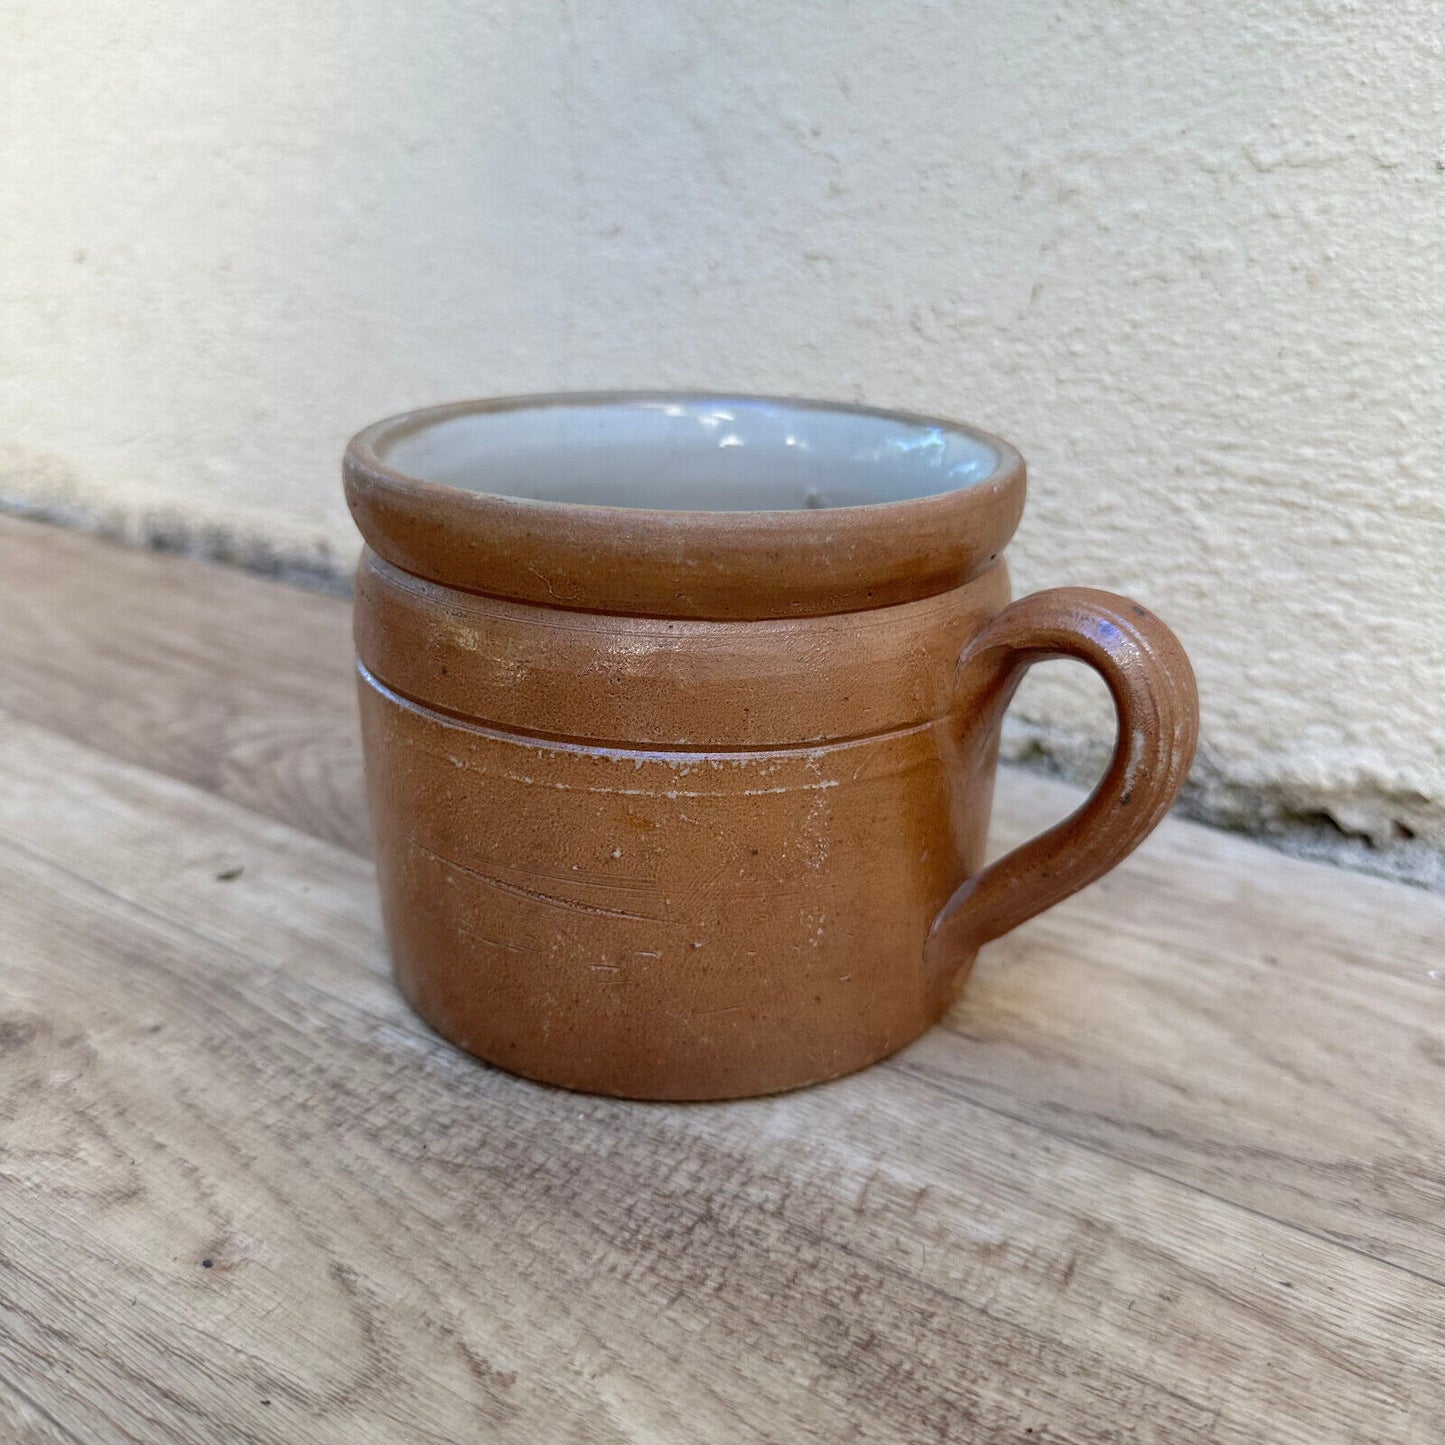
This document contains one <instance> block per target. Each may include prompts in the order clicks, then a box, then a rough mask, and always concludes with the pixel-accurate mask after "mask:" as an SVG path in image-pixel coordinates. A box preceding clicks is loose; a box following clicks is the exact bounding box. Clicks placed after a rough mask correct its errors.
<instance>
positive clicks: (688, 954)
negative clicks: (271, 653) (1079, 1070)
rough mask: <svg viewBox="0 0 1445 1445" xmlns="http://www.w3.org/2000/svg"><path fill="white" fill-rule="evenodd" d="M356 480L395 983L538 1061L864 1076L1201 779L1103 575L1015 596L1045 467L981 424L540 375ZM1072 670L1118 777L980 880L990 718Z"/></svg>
mask: <svg viewBox="0 0 1445 1445" xmlns="http://www.w3.org/2000/svg"><path fill="white" fill-rule="evenodd" d="M344 472H345V482H346V494H347V500H348V502H349V504H350V506H351V509H352V512H353V515H354V516H355V518H356V522H357V525H358V526H359V528H360V529H361V532H362V535H363V536H364V538H365V539H366V543H367V547H366V550H365V552H364V553H363V556H362V560H361V565H360V569H359V573H358V578H357V592H356V609H355V631H356V647H357V658H358V672H359V677H360V696H361V720H362V732H363V740H364V748H365V758H366V772H367V786H368V795H369V800H370V807H371V818H372V826H373V829H374V832H375V836H376V852H377V868H378V873H379V876H380V883H381V896H382V904H383V909H384V914H385V919H386V928H387V934H388V938H389V941H390V945H391V952H392V958H393V962H394V966H395V969H396V975H397V979H398V981H399V983H400V986H401V988H402V990H403V992H404V993H405V995H406V997H407V999H408V1000H409V1001H410V1002H411V1004H412V1005H413V1007H414V1008H415V1009H416V1010H417V1012H418V1013H420V1014H421V1015H422V1017H423V1018H424V1019H426V1020H427V1021H428V1022H429V1023H431V1024H432V1025H433V1026H434V1027H435V1028H436V1029H437V1030H439V1031H440V1032H441V1033H442V1034H443V1035H445V1036H446V1037H447V1038H448V1039H451V1040H453V1041H454V1042H455V1043H457V1044H459V1045H460V1046H461V1047H462V1048H464V1049H467V1050H470V1051H471V1052H472V1053H474V1054H477V1055H479V1056H480V1057H481V1058H483V1059H486V1060H488V1061H490V1062H492V1063H494V1064H498V1065H500V1066H501V1067H502V1068H505V1069H509V1070H512V1071H513V1072H516V1073H519V1074H524V1075H527V1076H529V1077H531V1078H534V1079H540V1080H545V1081H546V1082H548V1083H552V1084H559V1085H563V1086H565V1087H567V1088H571V1089H580V1090H585V1091H588V1092H594V1093H603V1094H616V1095H623V1096H629V1097H636V1098H650V1099H716V1098H728V1097H736V1096H741V1095H750V1094H762V1093H768V1092H772V1091H774V1090H779V1089H788V1088H793V1087H796V1086H798V1085H802V1084H808V1083H813V1082H816V1081H818V1080H822V1079H828V1078H833V1077H835V1076H837V1075H839V1074H845V1073H848V1072H850V1071H851V1070H854V1069H858V1068H861V1067H863V1066H864V1065H866V1064H870V1063H872V1062H874V1061H875V1060H877V1059H881V1058H883V1057H885V1056H886V1055H888V1054H891V1053H893V1052H894V1051H895V1050H897V1049H899V1048H901V1047H902V1046H903V1045H905V1044H907V1043H908V1042H909V1041H910V1040H912V1039H914V1038H916V1037H917V1036H918V1035H919V1034H920V1033H922V1032H923V1031H924V1030H925V1029H927V1028H928V1027H929V1026H930V1025H931V1024H932V1023H933V1022H934V1021H935V1020H937V1019H938V1017H939V1016H940V1015H941V1014H942V1013H943V1012H944V1010H945V1009H947V1007H948V1006H949V1004H950V1002H951V1001H952V1000H953V998H954V997H955V996H956V994H957V991H958V989H959V988H960V987H961V986H962V984H963V981H964V980H965V979H966V977H967V975H968V972H969V969H970V967H971V965H972V963H973V959H974V956H975V954H976V953H977V951H978V949H979V947H980V946H981V945H982V944H984V943H986V942H988V941H989V940H990V939H993V938H997V937H998V936H999V935H1000V934H1002V933H1005V932H1007V931H1008V930H1009V929H1011V928H1013V927H1015V926H1016V925H1018V924H1019V923H1022V922H1023V921H1024V920H1025V919H1027V918H1029V917H1031V916H1032V915H1034V914H1036V913H1038V912H1040V911H1041V910H1042V909H1045V908H1048V907H1049V906H1050V905H1052V904H1054V903H1057V902H1058V901H1059V900H1060V899H1062V898H1065V897H1067V896H1068V895H1069V894H1071V893H1073V892H1074V891H1075V890H1077V889H1079V888H1081V887H1083V886H1084V885H1085V884H1087V883H1089V882H1091V881H1092V880H1094V879H1096V878H1098V877H1099V876H1100V875H1101V874H1103V873H1105V872H1107V871H1108V870H1109V869H1110V868H1112V867H1113V866H1114V865H1115V864H1116V863H1118V862H1119V861H1120V860H1121V859H1122V858H1123V857H1124V856H1125V855H1126V854H1128V853H1129V852H1130V851H1131V850H1132V849H1133V848H1134V847H1136V846H1137V845H1138V843H1139V842H1140V841H1141V840H1142V839H1143V838H1144V837H1145V836H1146V835H1147V834H1148V833H1149V832H1150V830H1151V829H1153V828H1154V826H1155V825H1156V824H1157V823H1158V822H1159V820H1160V819H1161V818H1162V817H1163V816H1164V813H1165V812H1166V810H1167V809H1168V807H1169V805H1170V803H1171V802H1172V801H1173V799H1174V797H1175V795H1176V794H1177V793H1178V791H1179V788H1180V786H1181V785H1182V783H1183V781H1184V778H1185V775H1186V773H1187V772H1188V769H1189V764H1190V761H1191V759H1192V757H1193V752H1194V744H1195V737H1196V732H1197V726H1198V708H1197V700H1196V696H1195V688H1194V678H1193V674H1192V672H1191V670H1190V667H1189V663H1188V660H1187V659H1186V657H1185V656H1184V653H1183V651H1182V649H1181V648H1180V646H1179V643H1178V642H1177V641H1176V640H1175V638H1174V636H1173V634H1172V633H1171V632H1170V631H1169V630H1168V629H1167V628H1166V627H1165V626H1164V625H1163V624H1162V623H1161V622H1160V621H1159V620H1158V619H1157V618H1155V617H1154V616H1153V615H1152V614H1151V613H1149V612H1148V611H1146V610H1145V609H1144V608H1143V607H1141V606H1139V605H1138V604H1137V603H1134V602H1130V601H1128V600H1126V599H1124V598H1122V597H1117V596H1113V595H1111V594H1109V593H1106V592H1096V591H1091V590H1086V589H1082V588H1072V587H1070V588H1060V589H1057V590H1054V591H1047V592H1039V593H1035V594H1033V595H1032V596H1028V597H1025V598H1023V599H1021V600H1020V601H1017V602H1010V601H1009V582H1008V574H1007V571H1006V569H1005V566H1004V562H1003V550H1004V547H1005V546H1006V544H1007V542H1008V540H1009V538H1010V536H1011V535H1012V534H1013V531H1014V528H1015V527H1016V525H1017V523H1018V520H1019V516H1020V513H1021V511H1022V508H1023V501H1024V466H1023V461H1022V459H1021V458H1020V457H1019V455H1018V453H1017V452H1015V451H1014V450H1013V448H1012V447H1010V446H1008V445H1007V443H1005V442H1002V441H999V440H998V439H996V438H994V437H990V436H988V435H986V434H984V433H982V432H979V431H976V430H973V429H971V428H968V427H964V426H960V425H957V424H955V423H952V422H945V421H938V420H934V419H930V418H926V417H919V416H912V415H907V414H903V413H894V412H884V411H875V410H869V409H865V408H861V407H852V406H843V405H831V404H825V403H816V402H806V401H791V400H783V399H777V398H766V397H749V396H722V395H699V394H669V393H646V394H640V393H617V394H588V395H574V396H565V395H563V396H541V397H522V398H513V399H504V400H496V401H484V402H467V403H462V404H460V405H455V406H446V407H438V408H433V409H430V410H424V411H418V412H412V413H410V414H408V415H405V416H401V417H396V418H393V419H391V420H388V421H383V422H380V423H378V424H376V425H374V426H371V427H368V428H367V429H366V430H365V431H363V432H361V433H360V434H359V435H358V436H357V437H355V438H354V439H353V441H352V442H351V444H350V446H349V448H348V449H347V453H346V458H345V464H344ZM1050 657H1074V658H1078V659H1080V660H1082V661H1083V662H1086V663H1087V664H1088V665H1089V666H1091V667H1093V668H1094V669H1095V670H1096V671H1098V672H1099V674H1100V675H1101V676H1102V677H1103V678H1104V680H1105V682H1106V683H1107V684H1108V687H1109V689H1110V691H1111V693H1112V694H1113V698H1114V702H1115V705H1116V708H1117V711H1118V721H1119V731H1118V742H1117V745H1116V748H1115V752H1114V757H1113V761H1112V763H1111V765H1110V767H1109V769H1108V771H1107V773H1106V774H1105V776H1104V778H1103V779H1102V781H1101V782H1100V783H1099V785H1098V787H1097V788H1096V789H1095V790H1094V792H1093V794H1092V795H1091V796H1090V798H1089V799H1088V801H1087V802H1085V803H1084V804H1083V805H1082V806H1081V807H1080V808H1079V809H1078V811H1077V812H1075V813H1074V814H1073V815H1072V816H1071V817H1069V818H1067V819H1065V820H1064V821H1063V822H1061V823H1059V824H1058V825H1057V826H1056V827H1053V828H1051V829H1049V830H1048V831H1047V832H1045V833H1043V834H1041V835H1040V836H1039V837H1037V838H1034V839H1033V840H1032V841H1030V842H1028V843H1025V844H1024V845H1023V846H1022V847H1020V848H1018V849H1016V850H1015V851H1014V852H1012V853H1010V854H1008V855H1007V856H1005V857H1003V858H1001V859H999V860H998V861H996V862H994V863H992V864H991V865H989V866H988V867H984V866H983V858H984V844H985V836H986V832H987V827H988V815H989V809H990V804H991V798H992V790H993V780H994V772H995V767H996V763H997V755H998V739H999V728H1000V723H1001V719H1002V715H1003V712H1004V709H1005V707H1006V706H1007V704H1008V701H1009V699H1010V697H1011V695H1012V693H1013V690H1014V688H1015V687H1016V686H1017V684H1018V682H1019V680H1020V678H1021V677H1022V675H1023V673H1024V671H1025V670H1026V669H1027V668H1028V667H1029V665H1030V664H1031V663H1033V662H1036V661H1039V660H1040V659H1043V658H1050Z"/></svg>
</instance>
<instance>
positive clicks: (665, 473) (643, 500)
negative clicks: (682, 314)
mask: <svg viewBox="0 0 1445 1445" xmlns="http://www.w3.org/2000/svg"><path fill="white" fill-rule="evenodd" d="M378 450H379V452H380V460H382V461H383V462H384V463H385V464H386V465H387V466H389V467H391V468H393V469H394V470H396V471H399V472H403V473H405V474H406V475H408V476H413V477H419V478H421V479H423V480H425V481H430V482H438V483H441V484H444V485H446V486H452V487H462V488H465V489H467V490H470V491H476V492H490V493H494V494H499V495H502V496H510V497H524V498H530V499H534V500H538V501H548V502H572V503H583V504H588V505H593V506H609V507H649V508H661V509H665V510H669V511H719V512H738V511H797V510H801V509H804V508H810V507H857V506H867V505H872V504H876V503H880V502H897V501H906V500H909V499H912V498H918V497H930V496H936V495H938V494H939V493H942V492H952V491H957V490H959V489H961V488H965V487H969V486H973V485H975V484H977V483H979V482H982V481H985V480H987V479H988V478H989V477H990V476H992V475H993V474H994V472H996V471H997V470H998V468H999V465H1000V461H1001V458H1000V457H999V454H998V452H997V451H996V450H995V448H994V447H992V446H991V445H990V444H989V443H988V441H987V440H986V439H984V438H983V437H981V436H975V435H973V434H971V433H969V432H966V431H962V430H959V429H955V428H953V427H948V426H944V425H941V424H939V423H936V422H930V421H925V420H912V419H909V418H905V417H896V416H891V415H889V414H887V413H878V412H868V411H861V410H854V409H851V408H846V407H836V408H834V407H827V406H814V405H809V404H806V403H792V402H780V401H772V400H765V399H761V398H750V397H692V398H689V397H678V398H653V397H631V398H606V399H597V400H582V399H578V400H573V401H555V402H547V403H545V404H519V405H516V406H504V407H497V408H489V409H484V410H478V411H469V412H455V413H452V414H451V415H446V416H442V417H439V418H437V419H436V420H434V421H429V422H426V423H425V424H423V425H421V426H416V427H405V428H402V429H401V430H400V432H399V434H397V435H395V436H393V437H392V438H390V439H388V440H386V441H385V442H384V443H382V444H381V445H380V446H379V447H378Z"/></svg>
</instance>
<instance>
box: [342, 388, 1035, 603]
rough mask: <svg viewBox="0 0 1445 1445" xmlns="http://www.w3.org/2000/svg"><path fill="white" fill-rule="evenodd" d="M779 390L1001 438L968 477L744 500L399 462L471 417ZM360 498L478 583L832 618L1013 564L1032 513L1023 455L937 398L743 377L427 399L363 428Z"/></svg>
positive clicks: (832, 405) (394, 533) (412, 554)
mask: <svg viewBox="0 0 1445 1445" xmlns="http://www.w3.org/2000/svg"><path fill="white" fill-rule="evenodd" d="M759 404H761V405H764V406H768V407H773V408H782V409H787V410H790V411H794V412H797V413H798V414H800V415H807V414H810V413H811V414H815V415H816V414H823V415H827V416H833V417H848V418H861V419H864V420H870V421H878V422H880V423H886V424H889V425H891V426H894V427H903V428H909V429H917V428H930V429H938V430H940V431H942V432H944V433H945V434H947V435H950V436H953V437H956V438H960V439H962V440H964V441H965V442H967V443H969V444H971V445H973V446H975V447H978V446H981V447H983V448H986V449H987V450H988V451H990V452H991V453H992V455H993V458H994V463H995V464H994V466H993V467H992V469H991V470H990V471H988V472H986V473H984V474H983V475H982V476H977V477H973V478H970V479H969V480H968V481H967V482H966V483H965V484H964V485H962V486H954V487H947V488H945V489H942V490H935V491H931V492H929V493H927V494H925V495H915V496H905V497H894V498H888V499H886V500H870V501H864V502H857V503H851V504H845V505H832V506H830V505H823V506H818V507H813V506H804V507H794V508H772V507H769V508H740V509H738V510H728V511H724V510H716V509H697V510H684V509H680V508H672V507H654V506H634V505H617V504H612V503H603V502H582V501H574V500H558V499H552V498H536V497H524V496H514V495H509V494H508V493H506V492H501V491H482V490H474V489H471V488H468V487H463V486H458V485H455V484H453V483H450V482H447V481H439V480H433V479H428V478H426V477H424V476H419V475H415V474H414V473H412V472H409V471H406V470H402V469H400V468H398V467H397V466H395V465H393V464H392V463H391V461H390V460H389V454H390V452H391V451H392V449H393V448H394V447H395V446H396V445H397V444H398V443H399V442H402V441H404V440H406V439H408V438H410V437H413V436H416V435H418V434H420V433H423V432H425V431H426V430H427V429H429V428H432V427H436V426H438V425H440V424H442V423H445V422H448V421H452V420H454V419H456V418H458V417H465V416H489V415H515V414H516V413H518V412H522V411H525V410H541V409H546V408H558V407H572V408H596V409H598V410H602V411H605V410H608V409H619V410H621V409H639V408H644V407H665V406H670V405H677V406H687V407H701V406H718V407H726V406H729V405H737V406H749V405H751V406H757V405H759ZM342 471H343V477H344V481H345V489H346V497H347V503H348V505H349V506H350V508H351V511H352V514H353V516H354V518H355V520H356V523H357V526H358V528H359V529H360V531H361V534H362V536H363V537H364V539H365V540H366V543H367V545H368V546H369V547H370V548H371V549H372V550H373V551H374V552H376V553H377V554H379V555H380V556H381V557H383V558H384V559H385V560H387V561H388V562H391V563H392V564H393V565H395V566H398V567H400V568H402V569H403V570H405V571H407V572H411V573H413V574H415V575H417V576H420V577H423V578H426V579H428V580H430V581H433V582H437V583H441V584H443V585H445V586H450V587H456V588H459V589H461V590H463V591H468V592H475V593H482V594H487V595H494V596H498V597H503V598H508V599H510V600H513V601H521V602H532V603H537V604H540V605H542V606H547V607H557V608H567V609H572V610H584V611H595V612H605V613H614V614H622V615H640V616H661V617H686V618H697V619H716V620H736V619H760V618H772V617H795V616H817V615H825V614H831V613H837V612H848V611H861V610H871V609H873V608H876V607H884V606H890V605H895V604H898V603H903V602H909V601H916V600H919V599H920V598H922V597H927V596H932V595H935V594H937V593H939V592H944V591H948V590H950V589H951V588H953V587H957V586H960V585H962V584H964V583H965V582H967V581H969V580H970V579H971V578H973V577H975V576H977V575H978V574H979V573H980V572H981V571H983V570H984V569H985V568H987V567H989V566H993V565H998V564H999V562H1000V558H1001V554H1002V551H1003V548H1004V546H1005V545H1006V544H1007V542H1008V540H1009V538H1010V537H1011V536H1012V534H1013V531H1014V529H1015V527H1016V526H1017V524H1018V520H1019V516H1020V514H1021V512H1022V508H1023V500H1024V491H1025V486H1026V480H1025V467H1024V461H1023V458H1022V457H1021V456H1020V455H1019V453H1018V452H1017V451H1016V450H1015V449H1014V448H1013V447H1012V446H1011V445H1010V444H1009V443H1008V442H1006V441H1004V440H1002V439H1001V438H999V437H997V436H994V435H992V434H991V433H989V432H986V431H983V430H981V429H980V428H978V427H973V426H969V425H966V424H964V423H961V422H956V421H952V420H948V419H945V418H941V417H935V416H930V415H926V414H922V413H916V412H909V411H900V410H893V409H888V408H882V407H872V406H864V405H860V404H856V403H850V402H836V401H828V400H822V399H814V398H808V397H790V396H777V395H765V394H755V393H748V392H739V391H669V390H638V391H632V390H616V391H584V392H549V393H532V394H524V395H517V396H502V397H492V398H482V399H477V400H466V401H459V402H452V403H447V404H443V405H439V406H428V407H421V408H417V409H414V410H411V411H406V412H401V413H398V414H396V415H394V416H390V417H386V418H384V419H382V420H380V421H377V422H373V423H372V424H371V425H370V426H367V427H364V428H363V429H362V430H361V431H359V432H357V434H356V435H355V436H354V437H352V439H351V441H350V443H349V444H348V446H347V448H346V453H345V456H344V459H343V464H342Z"/></svg>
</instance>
